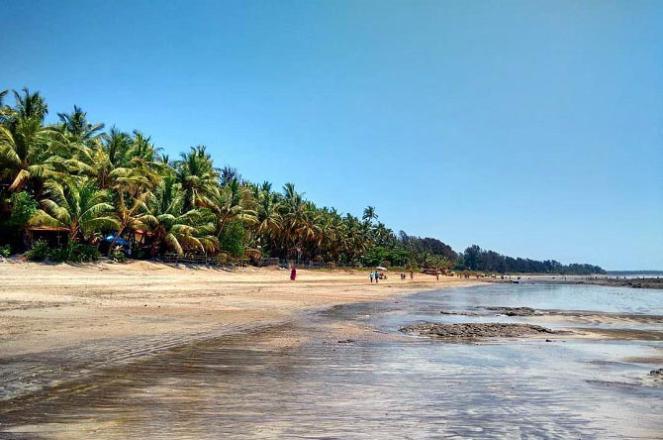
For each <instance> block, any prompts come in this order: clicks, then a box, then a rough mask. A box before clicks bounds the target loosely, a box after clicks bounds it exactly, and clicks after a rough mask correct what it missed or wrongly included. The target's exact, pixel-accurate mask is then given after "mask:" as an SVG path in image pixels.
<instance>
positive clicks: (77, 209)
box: [29, 179, 119, 242]
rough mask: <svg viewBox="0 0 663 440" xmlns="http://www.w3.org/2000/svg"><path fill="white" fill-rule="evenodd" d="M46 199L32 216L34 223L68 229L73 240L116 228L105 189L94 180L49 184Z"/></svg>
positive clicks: (111, 207) (34, 224) (80, 239)
mask: <svg viewBox="0 0 663 440" xmlns="http://www.w3.org/2000/svg"><path fill="white" fill-rule="evenodd" d="M46 194H47V196H48V197H47V198H45V199H43V200H41V201H40V202H39V204H40V206H41V209H38V210H37V212H35V214H34V215H33V217H32V218H31V219H30V221H29V224H30V225H32V226H53V227H60V228H65V229H66V230H67V231H68V233H69V238H70V239H71V240H74V241H88V242H89V241H91V240H92V239H93V238H94V236H95V235H96V234H98V233H100V232H104V231H110V230H117V228H118V227H119V222H118V220H117V218H116V217H115V216H114V215H113V205H112V204H111V203H110V202H109V195H108V193H107V192H106V191H104V190H100V189H98V188H97V186H96V184H95V182H94V181H91V180H85V181H83V182H80V183H79V182H77V181H76V180H74V179H68V180H66V181H65V182H64V183H63V184H60V183H57V182H55V181H49V182H47V183H46Z"/></svg>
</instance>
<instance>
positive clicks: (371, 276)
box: [368, 271, 373, 284]
mask: <svg viewBox="0 0 663 440" xmlns="http://www.w3.org/2000/svg"><path fill="white" fill-rule="evenodd" d="M368 277H369V278H370V279H371V284H373V271H371V273H369V274H368Z"/></svg>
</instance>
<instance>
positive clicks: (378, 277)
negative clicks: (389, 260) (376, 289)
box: [368, 270, 387, 284]
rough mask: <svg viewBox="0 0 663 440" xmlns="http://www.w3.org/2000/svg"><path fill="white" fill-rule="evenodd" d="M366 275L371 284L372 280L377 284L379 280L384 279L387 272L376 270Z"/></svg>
mask: <svg viewBox="0 0 663 440" xmlns="http://www.w3.org/2000/svg"><path fill="white" fill-rule="evenodd" d="M368 277H369V278H370V279H371V284H372V283H373V281H375V284H377V283H378V281H379V280H386V279H387V274H386V273H384V272H379V271H377V270H376V271H373V272H371V273H370V274H368Z"/></svg>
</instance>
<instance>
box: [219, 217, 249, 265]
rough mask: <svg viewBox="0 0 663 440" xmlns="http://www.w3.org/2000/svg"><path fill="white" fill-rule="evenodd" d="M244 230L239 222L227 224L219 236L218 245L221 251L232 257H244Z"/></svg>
mask: <svg viewBox="0 0 663 440" xmlns="http://www.w3.org/2000/svg"><path fill="white" fill-rule="evenodd" d="M245 236H246V230H245V229H244V225H242V222H240V221H233V222H230V223H228V224H227V225H226V226H225V227H224V228H223V229H222V230H221V233H220V234H219V245H220V247H221V249H222V250H223V251H226V252H228V253H229V254H230V255H232V256H233V257H236V258H238V257H241V256H243V255H244V240H245Z"/></svg>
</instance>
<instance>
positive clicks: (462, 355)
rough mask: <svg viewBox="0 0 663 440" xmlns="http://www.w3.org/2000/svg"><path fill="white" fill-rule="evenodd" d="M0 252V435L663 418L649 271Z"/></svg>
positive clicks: (602, 429)
mask: <svg viewBox="0 0 663 440" xmlns="http://www.w3.org/2000/svg"><path fill="white" fill-rule="evenodd" d="M6 267H7V266H3V270H6ZM10 267H11V270H7V271H6V272H4V273H3V275H7V276H6V277H5V278H6V279H7V280H8V283H7V284H6V286H5V290H4V291H3V293H2V298H3V303H2V304H3V309H2V319H3V320H4V321H3V322H7V323H10V324H11V327H7V326H5V325H3V327H2V328H3V329H7V328H9V330H10V331H11V332H12V333H3V340H2V346H0V348H2V351H1V353H2V356H1V359H0V375H1V377H2V379H3V380H2V383H1V384H0V385H1V386H2V390H1V392H2V397H3V400H2V401H0V438H8V439H9V438H11V439H13V440H16V439H68V440H71V439H86V438H99V439H109V440H110V439H126V438H177V439H193V438H195V439H215V438H221V437H222V438H237V439H244V438H246V439H255V438H264V439H277V438H302V437H303V438H309V437H313V438H319V437H323V438H353V439H354V438H356V439H368V438H376V437H379V438H394V439H396V438H403V437H411V438H437V437H441V438H495V439H498V438H518V437H535V438H541V437H546V438H602V439H603V438H625V437H627V438H656V436H657V433H659V432H660V430H661V429H662V428H663V425H661V422H660V418H659V417H658V414H660V411H661V410H662V409H663V408H661V404H660V402H662V401H663V400H661V397H663V395H662V394H661V393H662V392H663V387H662V385H663V373H661V372H659V369H660V367H661V366H662V365H663V364H662V362H663V345H661V344H663V337H662V336H661V335H663V327H662V326H663V318H662V317H663V297H661V295H660V291H658V290H654V289H632V288H626V287H604V286H587V285H577V284H568V285H562V284H549V283H538V284H537V283H524V284H518V285H511V284H505V283H486V282H478V281H476V280H474V281H470V282H463V281H459V280H458V279H456V278H453V279H452V278H445V277H442V278H441V279H440V281H439V282H438V281H436V280H435V278H434V277H432V276H431V277H425V276H423V275H418V274H416V275H415V280H414V281H404V282H401V280H400V279H398V277H397V276H396V277H394V276H393V275H392V276H391V278H397V279H396V280H388V281H387V282H384V283H381V284H379V285H377V286H376V285H375V284H373V285H371V284H370V283H369V282H368V276H367V274H366V273H364V272H362V271H352V272H350V271H341V270H335V271H326V270H316V271H307V270H301V271H299V277H298V280H297V281H295V282H294V283H292V282H290V281H289V280H288V281H284V280H283V278H287V276H288V275H289V273H288V272H287V271H284V270H277V269H252V268H244V269H237V270H235V271H233V272H225V271H222V270H219V269H202V268H198V269H194V268H190V267H188V268H176V267H169V266H165V265H158V264H151V263H150V264H145V263H131V264H129V265H108V266H106V265H105V264H103V263H102V264H101V265H97V266H92V265H88V266H81V267H73V266H47V265H41V266H39V265H37V266H35V265H23V264H18V265H15V266H10ZM24 270H25V271H28V270H29V271H30V273H31V274H32V275H31V276H30V277H28V276H26V275H23V276H21V273H23V274H25V273H26V272H22V271H24ZM396 275H398V274H396ZM3 331H4V330H3ZM10 350H11V351H10ZM661 371H663V370H661Z"/></svg>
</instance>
